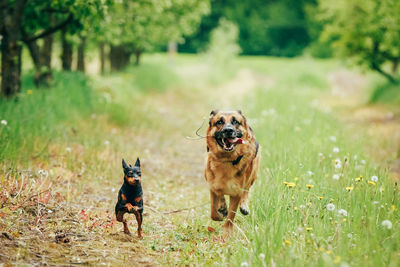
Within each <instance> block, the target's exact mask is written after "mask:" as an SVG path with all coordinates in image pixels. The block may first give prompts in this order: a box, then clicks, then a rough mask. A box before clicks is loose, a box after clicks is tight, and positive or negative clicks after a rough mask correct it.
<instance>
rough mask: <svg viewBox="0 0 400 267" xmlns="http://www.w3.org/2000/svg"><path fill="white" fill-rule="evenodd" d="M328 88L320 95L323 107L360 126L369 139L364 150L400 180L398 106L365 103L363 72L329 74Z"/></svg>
mask: <svg viewBox="0 0 400 267" xmlns="http://www.w3.org/2000/svg"><path fill="white" fill-rule="evenodd" d="M328 81H329V83H330V85H331V92H330V93H329V95H328V96H325V97H323V98H322V103H323V104H322V105H321V106H322V107H324V106H325V107H326V106H327V107H328V109H334V110H335V113H336V114H337V117H338V118H339V119H340V120H341V121H344V122H345V123H346V124H347V125H348V126H349V127H353V128H360V127H361V128H363V129H364V130H365V132H366V134H367V136H368V138H369V139H370V142H368V143H369V144H370V146H369V147H367V148H366V151H367V152H368V154H369V155H370V157H371V158H374V159H375V160H376V162H378V163H380V164H382V165H383V166H386V167H387V168H388V169H389V170H390V172H391V177H392V178H394V179H396V180H400V109H395V108H394V107H393V106H390V107H389V106H385V105H382V104H367V101H368V100H367V96H368V95H369V93H368V91H367V90H368V80H367V77H366V76H363V75H361V74H356V73H354V72H350V71H347V70H340V71H336V72H333V73H330V74H329V75H328Z"/></svg>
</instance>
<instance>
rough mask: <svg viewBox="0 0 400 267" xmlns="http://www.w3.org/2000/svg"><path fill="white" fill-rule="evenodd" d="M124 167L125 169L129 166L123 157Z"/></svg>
mask: <svg viewBox="0 0 400 267" xmlns="http://www.w3.org/2000/svg"><path fill="white" fill-rule="evenodd" d="M122 168H124V169H126V168H128V165H127V164H126V162H125V160H124V159H122Z"/></svg>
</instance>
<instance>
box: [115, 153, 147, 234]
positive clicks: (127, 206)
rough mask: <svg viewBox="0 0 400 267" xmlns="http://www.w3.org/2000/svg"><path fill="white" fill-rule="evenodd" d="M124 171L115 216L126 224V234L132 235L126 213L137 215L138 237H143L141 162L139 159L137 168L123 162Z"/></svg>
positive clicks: (136, 164)
mask: <svg viewBox="0 0 400 267" xmlns="http://www.w3.org/2000/svg"><path fill="white" fill-rule="evenodd" d="M122 168H123V169H124V184H123V185H122V187H121V189H120V190H119V193H118V202H117V205H115V216H116V217H117V221H119V222H122V223H123V224H124V232H125V233H126V234H130V232H129V229H128V223H127V222H126V219H124V214H125V213H133V214H135V217H136V221H137V223H138V236H139V238H141V237H142V222H143V191H142V185H141V177H142V173H141V171H140V160H139V158H137V160H136V163H135V166H133V167H132V166H131V165H129V166H128V165H127V164H126V163H125V161H124V160H122Z"/></svg>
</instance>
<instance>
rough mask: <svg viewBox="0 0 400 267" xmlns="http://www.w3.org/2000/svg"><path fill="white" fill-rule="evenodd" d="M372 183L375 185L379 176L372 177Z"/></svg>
mask: <svg viewBox="0 0 400 267" xmlns="http://www.w3.org/2000/svg"><path fill="white" fill-rule="evenodd" d="M371 181H372V182H374V183H376V182H378V176H376V175H374V176H372V177H371Z"/></svg>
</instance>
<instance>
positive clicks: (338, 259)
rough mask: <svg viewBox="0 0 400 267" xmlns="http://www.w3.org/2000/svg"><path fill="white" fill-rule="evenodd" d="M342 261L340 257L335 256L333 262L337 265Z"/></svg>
mask: <svg viewBox="0 0 400 267" xmlns="http://www.w3.org/2000/svg"><path fill="white" fill-rule="evenodd" d="M341 261H342V257H340V256H336V258H335V260H334V261H333V263H334V264H338V263H340V262H341Z"/></svg>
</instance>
